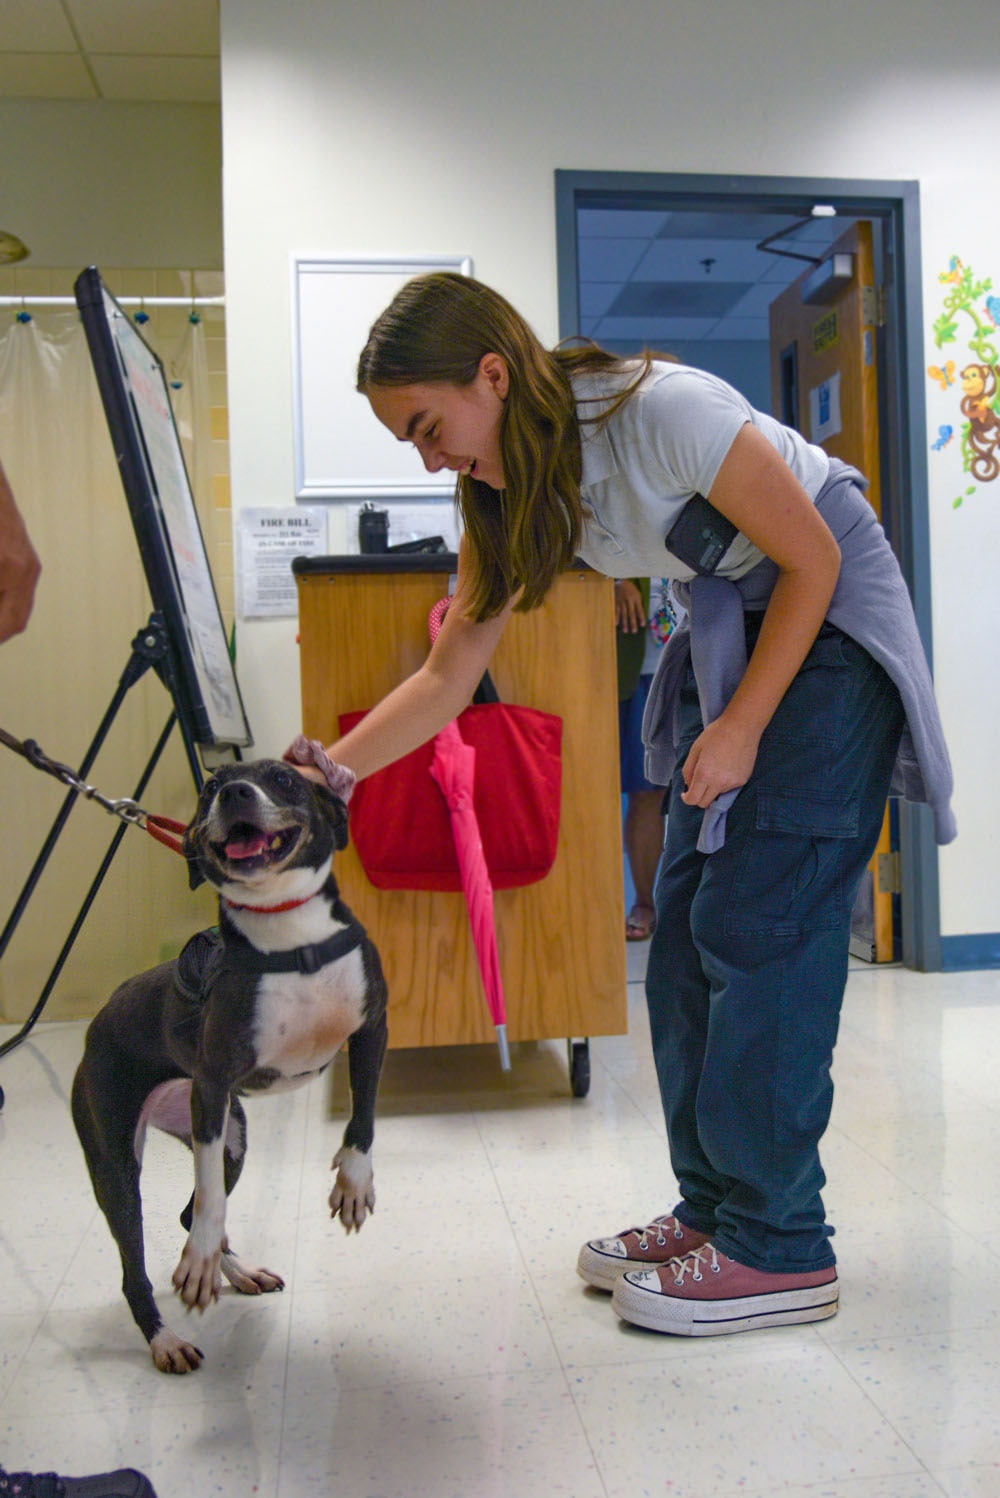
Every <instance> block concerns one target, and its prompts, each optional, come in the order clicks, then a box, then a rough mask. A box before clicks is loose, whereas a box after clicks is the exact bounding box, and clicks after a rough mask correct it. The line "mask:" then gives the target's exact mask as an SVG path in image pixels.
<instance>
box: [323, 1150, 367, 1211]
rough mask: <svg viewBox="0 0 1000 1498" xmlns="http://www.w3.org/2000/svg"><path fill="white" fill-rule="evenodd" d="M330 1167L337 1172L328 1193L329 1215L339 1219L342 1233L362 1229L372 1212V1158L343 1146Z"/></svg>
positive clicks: (360, 1151)
mask: <svg viewBox="0 0 1000 1498" xmlns="http://www.w3.org/2000/svg"><path fill="white" fill-rule="evenodd" d="M332 1168H333V1169H334V1170H335V1171H336V1172H337V1179H336V1181H335V1182H334V1185H333V1190H332V1191H331V1192H330V1215H331V1216H332V1217H336V1216H337V1215H338V1214H339V1216H340V1220H341V1222H342V1223H343V1224H344V1231H345V1232H348V1233H349V1232H350V1231H351V1229H352V1228H353V1229H354V1230H355V1232H356V1231H357V1230H358V1229H359V1228H360V1227H361V1224H362V1223H363V1222H364V1220H365V1218H366V1217H367V1216H368V1213H369V1212H374V1210H375V1185H374V1175H373V1173H372V1161H371V1155H367V1154H365V1153H364V1152H363V1151H362V1150H356V1149H355V1148H354V1146H353V1145H350V1144H345V1145H344V1147H343V1149H339V1150H338V1151H337V1153H336V1154H335V1155H334V1157H333V1166H332Z"/></svg>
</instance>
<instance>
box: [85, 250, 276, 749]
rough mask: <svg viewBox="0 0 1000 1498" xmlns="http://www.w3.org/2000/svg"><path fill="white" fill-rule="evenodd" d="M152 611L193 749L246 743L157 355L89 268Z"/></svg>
mask: <svg viewBox="0 0 1000 1498" xmlns="http://www.w3.org/2000/svg"><path fill="white" fill-rule="evenodd" d="M74 291H75V294H76V302H77V306H78V307H79V309H80V315H81V318H82V320H83V326H84V331H85V333H86V335H87V345H88V348H89V350H90V356H91V362H92V363H93V366H94V374H95V375H96V377H97V385H98V389H99V391H100V395H101V401H102V404H103V406H104V412H105V415H106V417H107V420H108V427H109V430H110V434H111V441H112V445H113V447H114V450H115V457H116V459H117V461H118V468H119V472H120V473H121V478H122V485H123V487H124V489H125V498H126V500H127V502H128V507H129V512H130V514H131V517H132V526H133V529H134V531H135V534H136V540H137V542H138V546H139V554H140V557H141V559H142V564H143V568H144V571H145V573H146V581H147V583H148V585H149V592H150V596H151V598H152V600H153V607H154V608H155V609H156V610H158V611H159V613H160V614H161V615H162V616H163V619H164V623H165V626H166V630H167V634H168V636H169V640H170V648H171V652H172V657H173V663H174V666H175V669H176V685H175V706H176V708H177V713H178V717H179V718H180V719H181V721H182V722H183V723H184V725H185V728H186V729H187V732H188V736H189V739H190V741H191V742H192V743H194V744H197V745H199V746H200V747H201V748H212V749H215V748H220V747H222V748H247V747H249V746H250V745H251V744H252V743H253V737H252V736H251V733H250V726H249V724H248V722H247V717H246V712H245V710H244V706H243V699H242V697H241V695H240V689H239V684H238V683H237V680H236V672H235V670H234V668H233V663H232V660H231V658H230V654H229V645H228V642H227V639H226V630H225V625H224V623H223V619H222V612H221V610H220V608H219V600H218V595H217V594H216V591H215V582H214V579H213V577H212V569H211V566H210V564H209V560H208V554H207V552H206V550H205V540H204V537H203V535H202V531H201V524H200V522H199V520H198V512H197V510H196V509H195V503H194V495H193V494H192V492H191V484H190V481H189V479H188V473H187V468H186V466H185V463H184V453H183V450H182V448H181V444H180V438H179V436H178V433H177V425H176V422H175V421H174V414H173V408H172V406H171V404H170V392H169V390H168V388H167V381H166V377H165V375H164V371H163V363H162V361H161V359H160V357H159V355H158V354H157V353H156V352H155V350H154V349H152V348H151V347H150V346H149V344H148V343H147V342H146V341H145V339H144V338H143V337H142V335H141V333H140V332H139V330H138V328H137V327H136V326H135V324H134V323H133V321H132V319H131V318H130V317H129V316H128V314H127V312H125V310H124V309H123V308H122V307H121V306H120V305H119V303H118V302H117V301H116V300H115V298H114V297H113V296H112V295H111V293H110V291H109V290H108V289H107V287H106V286H105V285H104V283H103V281H102V280H101V276H100V272H99V271H98V270H97V268H96V267H95V266H89V267H88V268H87V269H86V270H84V271H81V273H80V275H79V276H78V277H77V279H76V283H75V286H74Z"/></svg>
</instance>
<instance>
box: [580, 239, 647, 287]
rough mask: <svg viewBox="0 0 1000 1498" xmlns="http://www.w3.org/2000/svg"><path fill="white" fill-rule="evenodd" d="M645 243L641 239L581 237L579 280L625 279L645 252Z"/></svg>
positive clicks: (645, 241)
mask: <svg viewBox="0 0 1000 1498" xmlns="http://www.w3.org/2000/svg"><path fill="white" fill-rule="evenodd" d="M647 243H648V241H647V240H645V239H581V240H580V245H579V250H578V260H579V265H580V280H581V281H624V280H626V279H627V278H628V277H629V276H630V275H631V274H632V272H633V271H634V269H635V267H636V266H637V265H638V263H639V261H640V259H641V258H642V256H643V254H644V253H645V250H646V245H647Z"/></svg>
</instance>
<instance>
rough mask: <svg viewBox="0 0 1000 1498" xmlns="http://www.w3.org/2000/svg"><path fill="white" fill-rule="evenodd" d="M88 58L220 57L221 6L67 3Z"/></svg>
mask: <svg viewBox="0 0 1000 1498" xmlns="http://www.w3.org/2000/svg"><path fill="white" fill-rule="evenodd" d="M66 3H67V8H68V10H69V12H70V14H71V16H72V17H73V24H74V25H75V26H76V29H77V32H78V34H79V37H80V41H81V44H82V45H83V47H84V49H85V50H86V51H88V52H116V53H127V52H132V53H153V54H160V55H161V56H171V55H173V56H188V55H190V56H196V57H218V55H219V0H66Z"/></svg>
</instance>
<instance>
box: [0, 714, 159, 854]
mask: <svg viewBox="0 0 1000 1498" xmlns="http://www.w3.org/2000/svg"><path fill="white" fill-rule="evenodd" d="M0 743H3V744H6V746H7V748H8V749H13V750H14V752H15V754H20V755H21V756H22V757H23V758H24V759H26V760H27V761H28V763H29V764H30V765H33V766H34V767H35V769H36V770H43V771H44V772H45V774H46V775H52V776H54V777H55V779H56V780H61V781H62V783H63V785H66V786H69V788H70V790H71V791H75V792H76V794H77V795H79V796H83V797H85V798H86V800H88V801H96V802H97V804H98V806H102V807H103V808H104V810H105V811H107V812H110V813H111V815H112V816H114V817H118V818H119V820H120V821H122V822H128V823H130V824H131V825H132V826H133V827H141V828H142V829H143V831H144V832H148V833H149V835H150V837H153V838H155V839H156V841H157V842H160V843H163V844H164V846H165V847H168V848H172V849H173V850H174V852H175V853H179V852H181V845H180V838H179V836H178V834H180V833H183V831H184V823H183V822H175V821H174V820H173V819H172V818H170V817H158V816H154V815H153V814H152V813H151V812H148V811H146V810H145V808H144V807H142V806H140V805H139V803H138V802H137V801H135V800H133V798H132V797H131V796H120V797H118V798H117V799H114V800H113V799H112V798H111V797H110V796H105V795H104V794H103V793H102V792H101V791H99V790H98V789H97V787H96V786H94V785H88V784H87V782H86V781H85V780H81V779H80V777H79V775H77V774H76V772H75V771H74V770H72V769H71V768H70V766H69V765H64V764H63V763H62V762H61V761H60V760H57V759H52V758H51V757H50V756H49V755H47V754H46V753H45V750H44V749H43V748H42V746H41V745H40V744H39V743H37V742H36V740H35V739H25V740H24V741H23V742H22V741H21V740H20V739H16V738H14V736H13V734H9V733H7V732H6V731H5V730H4V729H3V728H0Z"/></svg>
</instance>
